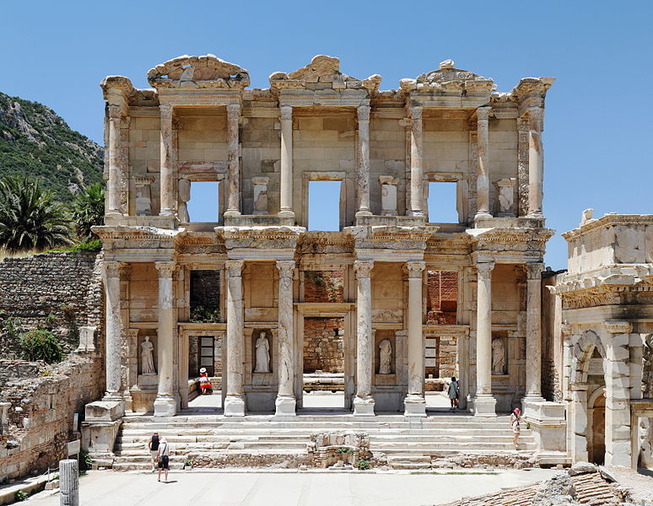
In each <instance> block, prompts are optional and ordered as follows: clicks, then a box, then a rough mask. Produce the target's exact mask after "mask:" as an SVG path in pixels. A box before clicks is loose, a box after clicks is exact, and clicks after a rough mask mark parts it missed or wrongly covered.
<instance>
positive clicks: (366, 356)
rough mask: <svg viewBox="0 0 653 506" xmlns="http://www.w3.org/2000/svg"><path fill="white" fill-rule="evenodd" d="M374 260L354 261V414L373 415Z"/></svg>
mask: <svg viewBox="0 0 653 506" xmlns="http://www.w3.org/2000/svg"><path fill="white" fill-rule="evenodd" d="M373 267H374V262H373V261H371V260H365V261H361V260H357V261H355V262H354V270H355V271H356V281H357V305H356V309H357V313H358V325H357V339H356V398H355V399H354V414H355V415H373V414H374V399H373V397H372V368H373V357H374V343H373V340H372V280H371V271H372V268H373Z"/></svg>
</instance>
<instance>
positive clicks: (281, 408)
mask: <svg viewBox="0 0 653 506" xmlns="http://www.w3.org/2000/svg"><path fill="white" fill-rule="evenodd" d="M274 405H275V408H276V410H275V413H274V414H275V415H276V416H295V415H296V414H297V413H296V412H295V410H296V407H297V401H296V400H295V398H294V397H281V396H277V398H276V400H275V401H274Z"/></svg>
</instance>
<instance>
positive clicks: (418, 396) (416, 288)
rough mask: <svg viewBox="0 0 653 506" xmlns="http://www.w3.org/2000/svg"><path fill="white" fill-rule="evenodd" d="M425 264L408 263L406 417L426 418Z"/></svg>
mask: <svg viewBox="0 0 653 506" xmlns="http://www.w3.org/2000/svg"><path fill="white" fill-rule="evenodd" d="M425 267H426V266H425V264H424V262H406V271H407V272H408V395H407V396H406V400H405V403H404V405H405V415H406V416H426V401H425V399H424V338H423V333H422V285H423V283H422V272H423V271H424V268H425Z"/></svg>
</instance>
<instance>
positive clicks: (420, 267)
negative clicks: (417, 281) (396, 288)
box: [404, 261, 426, 278]
mask: <svg viewBox="0 0 653 506" xmlns="http://www.w3.org/2000/svg"><path fill="white" fill-rule="evenodd" d="M404 269H405V270H406V272H407V273H408V277H409V278H421V277H422V272H423V271H424V269H426V263H425V262H415V261H413V262H406V265H405V266H404Z"/></svg>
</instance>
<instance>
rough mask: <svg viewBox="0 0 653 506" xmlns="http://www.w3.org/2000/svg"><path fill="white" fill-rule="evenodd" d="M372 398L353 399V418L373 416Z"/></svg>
mask: <svg viewBox="0 0 653 506" xmlns="http://www.w3.org/2000/svg"><path fill="white" fill-rule="evenodd" d="M374 404H375V402H374V398H373V397H371V396H370V397H365V398H362V397H356V398H354V416H374Z"/></svg>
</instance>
